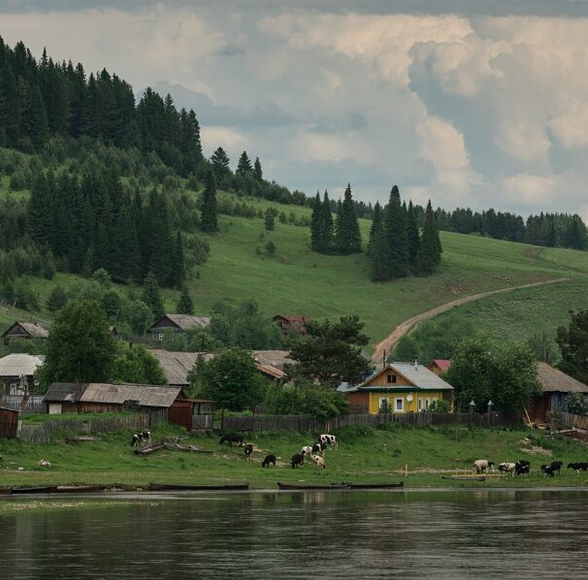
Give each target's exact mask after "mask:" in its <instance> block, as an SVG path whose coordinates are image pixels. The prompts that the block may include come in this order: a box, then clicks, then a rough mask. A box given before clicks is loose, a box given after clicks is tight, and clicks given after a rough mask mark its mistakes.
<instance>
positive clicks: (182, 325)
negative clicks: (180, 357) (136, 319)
mask: <svg viewBox="0 0 588 580" xmlns="http://www.w3.org/2000/svg"><path fill="white" fill-rule="evenodd" d="M209 324H210V317H209V316H192V315H191V314H164V315H163V316H162V317H161V318H159V319H158V320H156V321H155V322H154V323H153V324H152V325H151V326H150V327H149V328H148V329H147V332H148V333H149V334H150V335H151V337H152V338H153V339H154V340H157V341H160V342H161V341H162V340H163V338H164V337H165V334H166V333H168V332H185V331H187V330H197V329H198V328H206V327H207V326H208V325H209Z"/></svg>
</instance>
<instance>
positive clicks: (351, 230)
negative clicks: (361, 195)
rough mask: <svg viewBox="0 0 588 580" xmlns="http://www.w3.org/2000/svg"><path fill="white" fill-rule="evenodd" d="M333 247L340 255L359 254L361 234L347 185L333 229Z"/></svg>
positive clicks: (349, 187) (349, 188)
mask: <svg viewBox="0 0 588 580" xmlns="http://www.w3.org/2000/svg"><path fill="white" fill-rule="evenodd" d="M335 230H336V231H335V247H336V249H337V251H338V252H341V253H342V254H353V253H355V252H361V232H360V231H359V223H358V221H357V216H356V215H355V207H354V205H353V198H352V196H351V186H350V185H349V184H347V189H345V195H344V197H343V202H342V204H341V210H340V211H339V214H338V216H337V226H336V228H335Z"/></svg>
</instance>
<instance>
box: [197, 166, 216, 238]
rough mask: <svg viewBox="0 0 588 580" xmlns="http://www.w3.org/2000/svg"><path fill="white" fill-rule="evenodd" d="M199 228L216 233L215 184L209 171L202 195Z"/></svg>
mask: <svg viewBox="0 0 588 580" xmlns="http://www.w3.org/2000/svg"><path fill="white" fill-rule="evenodd" d="M200 227H201V228H202V230H203V231H205V232H209V233H211V232H216V231H218V217H217V209H216V184H215V180H214V173H213V172H212V171H209V172H208V173H207V175H206V186H205V188H204V193H203V194H202V206H201V213H200Z"/></svg>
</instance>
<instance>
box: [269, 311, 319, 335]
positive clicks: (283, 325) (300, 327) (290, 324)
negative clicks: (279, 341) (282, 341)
mask: <svg viewBox="0 0 588 580" xmlns="http://www.w3.org/2000/svg"><path fill="white" fill-rule="evenodd" d="M272 320H273V321H274V323H275V324H277V325H278V326H279V327H280V329H281V331H282V332H283V333H284V334H304V333H305V332H306V324H307V323H308V322H310V318H307V317H306V316H284V315H282V314H277V315H276V316H274V317H273V318H272Z"/></svg>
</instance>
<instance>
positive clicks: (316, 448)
mask: <svg viewBox="0 0 588 580" xmlns="http://www.w3.org/2000/svg"><path fill="white" fill-rule="evenodd" d="M326 448H327V444H326V443H321V442H320V441H318V442H317V443H315V444H314V445H313V446H312V453H313V454H317V453H320V454H323V453H324V452H325V449H326Z"/></svg>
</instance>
